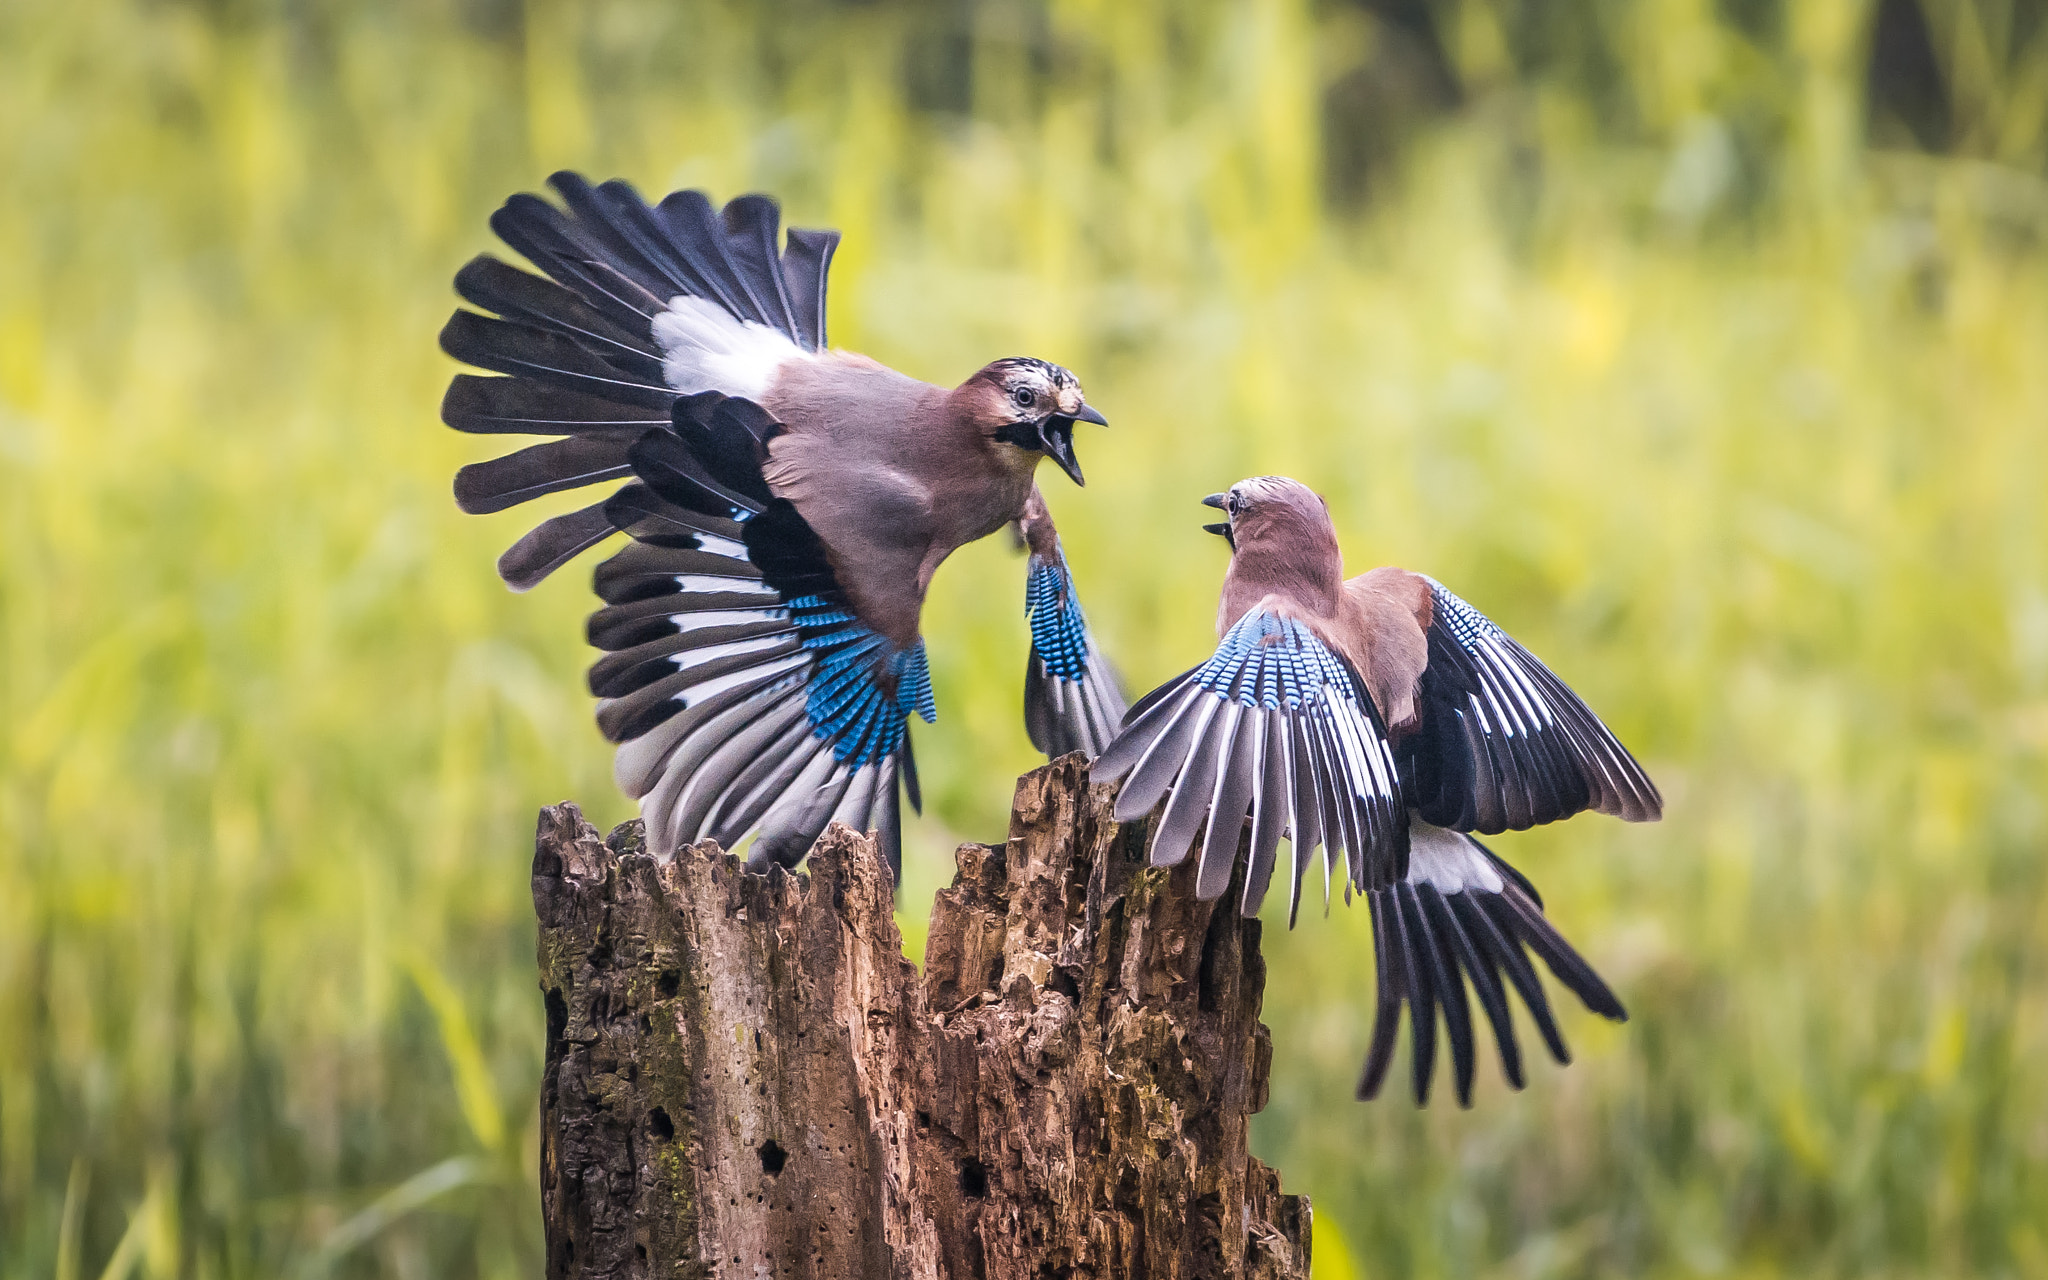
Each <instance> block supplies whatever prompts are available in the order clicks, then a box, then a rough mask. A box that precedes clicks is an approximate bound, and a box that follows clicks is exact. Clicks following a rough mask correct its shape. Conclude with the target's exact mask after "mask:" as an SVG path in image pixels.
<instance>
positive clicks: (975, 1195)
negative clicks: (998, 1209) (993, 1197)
mask: <svg viewBox="0 0 2048 1280" xmlns="http://www.w3.org/2000/svg"><path fill="white" fill-rule="evenodd" d="M960 1194H961V1195H963V1196H966V1197H967V1198H968V1199H969V1200H986V1199H987V1198H988V1166H987V1165H984V1164H983V1163H982V1162H981V1161H979V1160H962V1161H961V1162H960Z"/></svg>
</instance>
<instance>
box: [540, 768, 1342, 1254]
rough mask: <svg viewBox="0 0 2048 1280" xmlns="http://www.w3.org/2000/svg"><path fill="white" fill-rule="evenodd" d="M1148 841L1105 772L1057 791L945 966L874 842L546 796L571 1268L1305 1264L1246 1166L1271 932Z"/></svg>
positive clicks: (979, 882)
mask: <svg viewBox="0 0 2048 1280" xmlns="http://www.w3.org/2000/svg"><path fill="white" fill-rule="evenodd" d="M1142 836H1143V832H1142V830H1141V829H1140V828H1136V827H1132V828H1125V829H1120V828H1118V826H1117V825H1116V824H1115V823H1113V822H1112V821H1111V820H1110V817H1109V791H1108V789H1107V788H1102V787H1094V786H1091V785H1089V783H1088V780H1087V771H1086V769H1085V767H1084V766H1083V764H1082V763H1081V761H1080V759H1079V758H1078V757H1069V758H1067V759H1064V760H1060V761H1056V762H1054V763H1053V764H1050V765H1047V766H1046V767H1044V768H1042V769H1039V770H1037V771H1036V772H1034V773H1031V774H1027V775H1026V776H1025V777H1024V778H1022V779H1020V780H1019V783H1018V787H1017V797H1016V804H1015V808H1014V810H1013V812H1012V815H1011V824H1010V838H1009V840H1008V841H1007V842H1005V843H1004V844H1002V845H995V846H986V845H972V844H970V845H963V846H962V847H961V849H960V851H959V853H958V855H957V865H958V872H957V875H956V877H955V879H954V882H953V884H952V886H951V887H950V888H948V889H946V890H945V891H943V892H941V893H940V894H939V896H938V900H937V902H936V903H935V904H934V906H933V910H932V917H931V933H930V938H929V941H928V943H927V946H926V955H925V959H926V964H925V971H924V973H923V974H922V975H920V974H919V973H918V972H917V970H916V969H914V968H913V967H912V966H911V965H910V963H909V962H908V961H906V960H905V959H903V957H902V954H901V947H902V943H901V939H900V937H899V935H898V934H897V931H896V926H895V921H894V918H893V915H892V910H891V909H892V902H891V896H890V883H889V874H888V870H887V868H886V867H885V866H884V864H883V863H882V861H881V859H880V857H879V856H878V852H877V850H876V848H875V846H874V844H873V842H872V841H870V840H868V839H867V838H865V837H863V836H860V835H857V834H855V833H854V832H851V831H848V830H846V829H845V828H843V827H835V828H833V829H832V830H830V831H828V832H827V833H826V835H825V837H824V839H823V840H821V841H820V843H819V845H818V847H817V848H816V849H814V850H813V851H812V853H811V857H810V861H809V864H808V869H807V873H806V874H798V875H790V874H787V873H784V872H782V871H780V870H776V871H771V872H770V873H769V874H768V875H765V876H761V875H753V874H749V873H747V872H746V871H744V870H743V869H742V868H741V866H740V863H739V861H738V860H737V859H735V858H733V857H731V856H729V855H727V854H724V853H722V852H720V851H719V850H718V849H717V848H716V847H715V846H712V845H709V844H706V845H702V846H699V847H697V848H695V849H688V850H684V851H683V852H682V853H681V854H680V855H679V856H678V857H677V858H676V859H675V860H674V861H673V862H669V863H665V864H664V863H658V862H657V861H656V860H655V859H654V858H652V857H651V856H649V855H647V854H646V853H644V852H642V845H641V837H640V828H639V824H638V823H637V822H635V823H628V824H626V825H624V826H622V827H620V828H618V829H617V830H615V831H613V832H612V834H611V836H610V837H609V838H606V839H601V838H600V837H599V836H598V833H597V831H596V830H595V829H594V828H593V827H591V826H590V824H589V823H587V822H586V821H584V819H583V816H582V814H581V813H580V812H579V811H578V810H577V809H576V807H575V806H574V805H568V804H564V805H557V806H553V807H551V808H548V809H544V810H542V812H541V818H540V829H539V834H538V838H537V841H536V849H535V856H534V867H533V893H534V905H535V908H536V910H537V912H538V913H539V917H540V925H541V929H540V970H541V988H542V991H543V993H544V996H545V1000H546V1006H547V1059H546V1068H545V1073H544V1075H543V1078H542V1086H541V1134H542V1149H541V1191H542V1202H543V1208H544V1212H545V1219H546V1230H547V1242H548V1244H547V1248H548V1255H547V1265H548V1275H549V1276H550V1277H558V1278H566V1277H605V1278H607V1280H609V1278H611V1277H710V1276H719V1277H747V1278H749V1280H752V1278H754V1277H776V1278H777V1280H781V1278H783V1277H798V1278H809V1277H816V1278H818V1280H825V1278H831V1280H840V1278H842V1277H856V1276H858V1277H870V1276H872V1277H914V1278H917V1280H923V1278H926V1277H932V1278H943V1280H969V1278H970V1277H978V1278H981V1280H1040V1278H1050V1277H1072V1278H1076V1280H1078V1278H1082V1277H1095V1278H1101V1280H1112V1278H1114V1280H1122V1278H1124V1277H1132V1278H1139V1277H1162V1278H1164V1277H1173V1278H1174V1280H1181V1278H1188V1280H1192V1278H1195V1277H1203V1278H1208V1277H1230V1278H1233V1280H1235V1278H1237V1277H1245V1278H1248V1280H1250V1278H1256V1280H1279V1278H1280V1277H1305V1276H1307V1274H1308V1243H1309V1206H1308V1201H1307V1199H1306V1198H1305V1197H1301V1196H1290V1195H1282V1194H1281V1193H1280V1186H1279V1178H1278V1176H1277V1175H1276V1174H1275V1173H1274V1172H1273V1171H1272V1170H1270V1169H1268V1168H1266V1167H1265V1166H1264V1165H1263V1164H1261V1163H1259V1161H1257V1160H1255V1159H1253V1158H1252V1157H1251V1156H1250V1154H1249V1153H1248V1152H1247V1150H1246V1137H1247V1130H1248V1125H1249V1118H1250V1116H1251V1115H1252V1114H1253V1113H1255V1112H1257V1111H1258V1110H1259V1109H1260V1108H1261V1107H1262V1106H1264V1105H1265V1101H1266V1084H1267V1068H1268V1065H1269V1063H1270V1059H1271V1053H1270V1044H1269V1041H1268V1039H1267V1035H1266V1029H1265V1027H1263V1026H1262V1025H1261V1024H1260V1023H1259V1020H1258V1013H1259V1001H1260V997H1261V995H1262V992H1263V989H1264V985H1265V964H1264V962H1263V960H1262V959H1261V958H1260V955H1259V924H1258V922H1257V921H1256V920H1242V919H1240V918H1239V917H1238V915H1237V914H1236V912H1235V911H1233V910H1230V909H1229V907H1228V905H1227V904H1229V903H1230V902H1232V901H1233V898H1234V895H1235V894H1236V892H1237V887H1236V886H1233V888H1232V894H1231V895H1229V896H1226V897H1225V898H1224V899H1223V900H1222V902H1220V903H1214V904H1211V903H1200V902H1197V901H1195V897H1194V892H1193V880H1192V870H1191V869H1192V866H1193V862H1192V860H1190V862H1189V863H1188V864H1186V865H1184V866H1183V867H1181V868H1177V869H1175V870H1173V871H1170V872H1168V871H1162V870H1157V869H1151V868H1147V867H1146V866H1145V865H1144V863H1143V855H1142Z"/></svg>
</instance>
